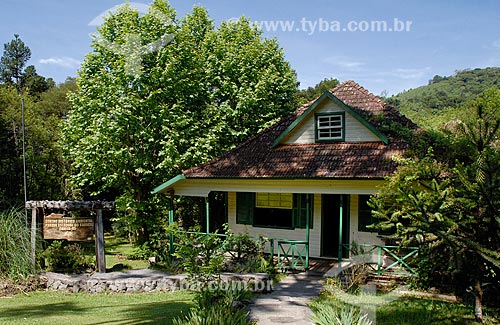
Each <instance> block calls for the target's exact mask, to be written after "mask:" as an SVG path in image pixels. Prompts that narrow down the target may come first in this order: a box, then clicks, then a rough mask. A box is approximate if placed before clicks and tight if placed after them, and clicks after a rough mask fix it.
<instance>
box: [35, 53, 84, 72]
mask: <svg viewBox="0 0 500 325" xmlns="http://www.w3.org/2000/svg"><path fill="white" fill-rule="evenodd" d="M38 62H39V63H41V64H49V65H57V66H60V67H63V68H70V69H74V68H78V67H79V66H80V64H82V62H81V61H79V60H77V59H73V58H69V57H66V56H63V57H52V58H47V59H40V60H39V61H38Z"/></svg>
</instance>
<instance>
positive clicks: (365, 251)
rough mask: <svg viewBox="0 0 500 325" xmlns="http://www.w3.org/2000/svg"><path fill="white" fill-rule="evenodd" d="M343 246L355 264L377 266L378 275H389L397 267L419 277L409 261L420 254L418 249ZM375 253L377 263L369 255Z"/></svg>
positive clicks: (358, 245)
mask: <svg viewBox="0 0 500 325" xmlns="http://www.w3.org/2000/svg"><path fill="white" fill-rule="evenodd" d="M342 246H343V247H345V248H347V249H348V250H349V252H351V258H350V259H351V260H354V261H355V262H356V261H357V260H358V262H360V263H365V264H370V265H373V264H376V268H375V271H376V272H377V274H378V275H381V274H384V273H387V272H389V271H394V270H395V267H400V269H402V270H404V271H409V272H410V273H411V274H412V275H417V271H416V270H415V269H414V268H413V267H411V266H410V265H409V264H408V260H409V259H410V257H412V256H415V255H416V254H417V253H418V248H417V247H399V246H387V245H371V244H355V245H352V244H344V245H342ZM375 251H376V253H377V257H376V261H373V260H372V259H370V258H369V254H372V256H373V255H374V252H375ZM356 256H361V258H359V257H358V258H356ZM362 257H365V258H362ZM366 257H367V258H366ZM387 259H390V260H391V261H390V262H388V261H387ZM341 262H342V258H339V264H340V263H341Z"/></svg>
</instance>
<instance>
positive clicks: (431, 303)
mask: <svg viewBox="0 0 500 325" xmlns="http://www.w3.org/2000/svg"><path fill="white" fill-rule="evenodd" d="M497 312H498V311H495V310H493V309H489V308H484V310H483V313H484V314H485V315H486V317H485V322H484V323H485V324H498V319H496V320H495V319H494V317H498V314H497ZM377 323H378V324H384V325H406V324H408V325H410V324H411V325H416V324H436V325H438V324H479V323H476V322H474V311H473V308H472V306H470V305H464V304H462V303H450V302H444V301H438V300H432V299H423V298H413V297H403V298H400V299H398V300H396V301H393V302H392V303H390V304H388V305H385V306H383V307H380V308H379V309H377Z"/></svg>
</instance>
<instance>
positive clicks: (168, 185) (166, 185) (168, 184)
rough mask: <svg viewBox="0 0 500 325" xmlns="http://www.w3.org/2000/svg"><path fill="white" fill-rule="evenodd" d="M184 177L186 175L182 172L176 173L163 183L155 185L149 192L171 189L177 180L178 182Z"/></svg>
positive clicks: (155, 192) (161, 191)
mask: <svg viewBox="0 0 500 325" xmlns="http://www.w3.org/2000/svg"><path fill="white" fill-rule="evenodd" d="M185 179H186V176H184V175H183V174H180V175H177V176H175V177H173V178H171V179H169V180H168V181H166V182H165V183H163V184H161V185H160V186H157V187H156V188H155V189H154V190H153V191H152V192H151V194H158V193H165V192H168V190H169V189H171V188H172V187H173V186H174V185H175V184H177V183H178V182H180V181H182V180H185Z"/></svg>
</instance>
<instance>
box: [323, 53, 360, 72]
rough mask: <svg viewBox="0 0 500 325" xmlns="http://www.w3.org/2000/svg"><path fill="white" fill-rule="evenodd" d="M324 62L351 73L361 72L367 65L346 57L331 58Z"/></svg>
mask: <svg viewBox="0 0 500 325" xmlns="http://www.w3.org/2000/svg"><path fill="white" fill-rule="evenodd" d="M324 61H325V62H326V63H328V64H331V65H334V66H336V67H339V68H342V69H346V70H351V71H355V70H359V69H360V68H361V67H362V66H364V65H365V64H366V63H365V62H361V61H359V60H354V59H351V58H349V57H346V56H330V57H327V58H325V59H324Z"/></svg>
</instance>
